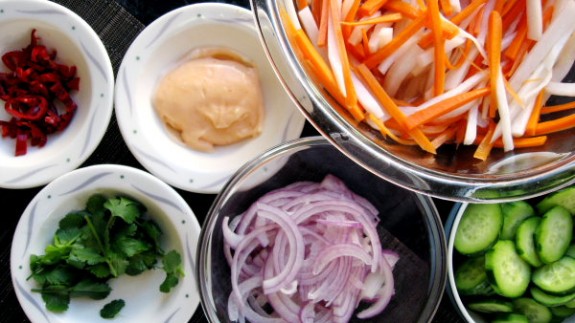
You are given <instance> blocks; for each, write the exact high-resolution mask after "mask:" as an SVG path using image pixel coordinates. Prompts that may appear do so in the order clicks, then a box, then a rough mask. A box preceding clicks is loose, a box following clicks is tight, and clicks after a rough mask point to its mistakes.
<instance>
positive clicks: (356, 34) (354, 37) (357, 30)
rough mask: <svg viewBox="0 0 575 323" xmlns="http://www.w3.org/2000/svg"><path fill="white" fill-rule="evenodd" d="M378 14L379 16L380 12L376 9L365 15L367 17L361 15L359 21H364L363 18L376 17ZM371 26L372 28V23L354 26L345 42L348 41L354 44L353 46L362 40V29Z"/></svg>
mask: <svg viewBox="0 0 575 323" xmlns="http://www.w3.org/2000/svg"><path fill="white" fill-rule="evenodd" d="M380 16H381V12H380V11H377V12H376V13H374V14H373V15H371V16H367V17H363V18H361V19H359V21H365V20H369V19H373V18H377V17H380ZM371 28H373V25H358V26H354V27H353V30H352V31H351V34H350V35H349V38H348V39H347V42H348V43H350V44H351V45H354V46H355V45H357V44H359V43H360V42H361V41H362V40H363V31H364V30H365V31H368V30H370V29H371Z"/></svg>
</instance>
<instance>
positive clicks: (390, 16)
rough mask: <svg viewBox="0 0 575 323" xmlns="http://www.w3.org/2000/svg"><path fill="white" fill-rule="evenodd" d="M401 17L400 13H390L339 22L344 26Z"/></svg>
mask: <svg viewBox="0 0 575 323" xmlns="http://www.w3.org/2000/svg"><path fill="white" fill-rule="evenodd" d="M401 19H403V16H402V15H401V14H400V13H390V14H387V15H383V16H379V17H375V18H371V19H365V20H357V21H342V22H341V24H342V25H344V26H361V25H375V24H381V23H385V22H397V21H400V20H401Z"/></svg>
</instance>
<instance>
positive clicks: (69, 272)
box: [44, 265, 77, 286]
mask: <svg viewBox="0 0 575 323" xmlns="http://www.w3.org/2000/svg"><path fill="white" fill-rule="evenodd" d="M44 277H45V281H46V283H47V284H50V285H61V286H70V285H72V284H73V283H74V282H75V280H76V277H77V274H76V272H75V270H74V269H72V268H70V267H68V266H64V265H58V266H56V267H54V268H52V269H51V270H46V271H45V274H44Z"/></svg>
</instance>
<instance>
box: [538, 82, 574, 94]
mask: <svg viewBox="0 0 575 323" xmlns="http://www.w3.org/2000/svg"><path fill="white" fill-rule="evenodd" d="M545 91H547V93H549V94H551V95H559V96H567V97H574V96H575V83H562V82H549V83H548V84H547V86H546V87H545Z"/></svg>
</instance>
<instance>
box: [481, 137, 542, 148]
mask: <svg viewBox="0 0 575 323" xmlns="http://www.w3.org/2000/svg"><path fill="white" fill-rule="evenodd" d="M485 138H486V137H485V135H478V136H477V139H478V140H479V141H480V142H482V141H483V140H485ZM546 142H547V136H536V137H523V138H513V145H514V146H515V147H516V148H530V147H538V146H543V145H544V144H545V143H546ZM503 147H504V144H503V140H502V139H501V138H499V139H497V140H495V141H494V142H493V148H503Z"/></svg>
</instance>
